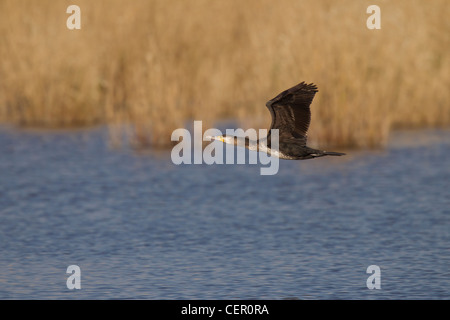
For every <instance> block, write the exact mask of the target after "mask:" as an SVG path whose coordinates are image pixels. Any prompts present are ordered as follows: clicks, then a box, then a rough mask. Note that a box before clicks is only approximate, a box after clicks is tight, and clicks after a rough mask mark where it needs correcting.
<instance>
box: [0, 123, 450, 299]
mask: <svg viewBox="0 0 450 320" xmlns="http://www.w3.org/2000/svg"><path fill="white" fill-rule="evenodd" d="M398 136H399V138H397V139H396V138H395V137H394V139H393V140H392V143H391V144H390V147H389V148H388V149H387V150H384V151H370V152H350V153H349V154H348V155H347V156H346V157H339V158H334V157H328V158H322V159H316V160H307V161H280V170H279V173H278V174H277V175H275V176H261V175H260V174H259V167H258V166H256V165H213V166H207V165H181V166H175V165H173V164H172V163H171V161H170V152H163V153H161V152H159V153H154V152H148V153H144V154H136V153H133V152H130V151H129V150H111V149H109V148H108V146H107V144H106V143H105V141H106V138H105V133H104V131H102V130H89V131H80V132H53V133H52V132H45V133H42V132H26V131H25V132H24V131H12V130H9V129H5V128H3V129H1V130H0V157H1V158H0V252H1V259H0V298H2V299H9V298H19V299H22V298H25V299H46V298H50V299H57V298H63V299H109V298H119V299H125V298H132V299H134V298H143V299H235V298H236V299H286V298H289V299H291V298H298V299H391V298H398V299H417V298H424V299H448V298H450V289H449V288H450V281H449V279H450V277H449V276H450V274H449V266H450V251H449V249H450V248H449V243H450V242H449V236H450V234H449V230H450V228H449V226H450V224H449V222H450V221H449V220H450V215H449V214H450V212H449V207H450V201H449V198H450V196H449V189H450V188H449V187H450V185H449V181H450V166H449V164H448V159H449V158H450V148H449V147H450V131H445V130H443V131H421V132H409V133H404V134H399V135H398ZM402 139H403V140H404V141H413V142H416V141H417V142H420V143H409V142H407V143H402ZM424 141H425V142H424ZM417 145H419V146H417ZM72 264H76V265H78V266H80V268H81V272H82V274H81V290H74V291H71V290H68V289H67V287H66V280H67V277H68V275H67V274H66V273H65V272H66V269H67V267H68V266H69V265H72ZM373 264H374V265H378V266H379V267H380V268H381V290H369V289H367V287H366V279H367V277H368V276H369V275H368V274H366V269H367V267H368V266H369V265H373Z"/></svg>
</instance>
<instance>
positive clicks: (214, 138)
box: [206, 136, 225, 142]
mask: <svg viewBox="0 0 450 320" xmlns="http://www.w3.org/2000/svg"><path fill="white" fill-rule="evenodd" d="M206 138H207V139H209V140H211V141H212V140H219V141H222V142H225V138H224V136H206Z"/></svg>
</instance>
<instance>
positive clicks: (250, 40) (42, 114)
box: [0, 0, 450, 147]
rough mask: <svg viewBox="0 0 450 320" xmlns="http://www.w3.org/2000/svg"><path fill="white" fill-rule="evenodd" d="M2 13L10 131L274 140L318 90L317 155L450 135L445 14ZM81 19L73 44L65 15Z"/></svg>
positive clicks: (206, 6) (61, 4) (41, 4)
mask: <svg viewBox="0 0 450 320" xmlns="http://www.w3.org/2000/svg"><path fill="white" fill-rule="evenodd" d="M372 2H373V1H365V0H341V1H331V0H320V1H309V0H308V1H306V0H304V1H302V0H278V1H276V2H274V1H270V0H246V1H240V0H226V1H225V0H216V1H212V0H192V1H188V0H133V1H127V2H126V1H119V0H96V1H80V0H78V1H76V0H72V1H53V0H40V1H32V0H1V1H0V15H1V19H0V34H1V35H2V36H1V37H0V122H3V123H13V124H16V125H19V126H34V127H46V128H52V127H64V128H66V127H74V126H86V125H95V124H106V125H108V126H109V127H110V128H111V138H112V141H119V140H120V139H119V137H120V136H121V135H122V133H123V132H122V131H123V130H125V129H123V128H131V129H130V130H129V132H128V133H129V134H128V136H129V137H130V139H131V142H133V143H136V144H137V145H139V146H148V145H149V146H154V147H167V146H170V144H171V141H170V136H171V133H172V131H173V130H174V129H175V128H179V127H185V126H186V125H187V124H188V123H191V122H192V121H193V120H203V129H207V128H208V127H213V126H214V125H215V124H216V123H217V121H220V120H223V119H234V120H237V121H238V123H239V124H240V126H242V127H243V128H250V127H254V128H268V127H269V125H270V115H269V112H268V111H267V109H266V108H265V106H264V104H265V102H266V101H267V100H269V99H271V98H273V97H274V96H275V95H277V94H278V93H279V92H281V91H282V90H284V89H286V88H288V87H290V86H292V85H295V84H297V83H298V82H301V81H306V82H314V83H315V84H317V85H318V87H319V93H318V94H317V95H316V98H315V100H314V102H313V105H312V113H313V115H312V116H313V122H312V125H311V129H310V130H311V131H310V134H309V136H310V139H311V143H312V144H321V145H327V146H341V147H379V146H383V145H384V143H385V142H386V139H387V137H388V134H389V132H390V131H391V130H392V129H393V128H398V127H424V126H428V127H430V126H446V125H448V124H449V123H450V108H449V101H450V100H449V95H450V90H449V89H448V88H449V84H450V79H449V77H450V72H449V71H450V65H449V64H450V61H449V52H450V39H449V34H450V20H449V19H448V17H449V16H450V6H449V4H448V1H447V0H432V1H412V0H396V1H386V0H378V1H377V5H379V6H380V8H381V27H382V28H381V30H369V29H367V27H366V20H367V18H368V16H369V15H368V14H367V13H366V8H367V7H368V6H369V5H371V4H373V3H372ZM71 4H77V5H78V6H80V8H81V19H82V20H81V26H82V27H81V30H68V29H67V28H66V19H67V18H68V16H69V14H67V13H66V8H67V7H68V6H69V5H71Z"/></svg>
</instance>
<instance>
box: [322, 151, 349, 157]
mask: <svg viewBox="0 0 450 320" xmlns="http://www.w3.org/2000/svg"><path fill="white" fill-rule="evenodd" d="M323 154H324V155H325V156H345V153H342V152H333V151H324V152H323Z"/></svg>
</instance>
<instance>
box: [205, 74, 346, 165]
mask: <svg viewBox="0 0 450 320" xmlns="http://www.w3.org/2000/svg"><path fill="white" fill-rule="evenodd" d="M316 92H318V90H317V87H316V85H314V84H312V83H311V84H306V83H305V82H302V83H299V84H298V85H296V86H294V87H292V88H290V89H288V90H285V91H283V92H282V93H280V94H279V95H277V96H276V97H275V98H273V99H272V100H269V101H267V103H266V106H267V108H268V109H269V111H270V114H271V115H272V124H271V126H270V131H269V134H268V135H267V137H264V138H262V139H258V140H257V141H253V140H250V139H249V138H247V137H245V138H242V137H235V136H230V135H223V136H216V137H210V138H211V139H214V140H219V141H222V142H224V143H228V144H234V145H237V146H242V147H245V148H247V149H250V150H254V151H261V152H266V153H268V154H270V155H273V156H276V157H278V158H281V159H287V160H305V159H312V158H318V157H323V156H342V155H345V153H340V152H332V151H322V150H316V149H312V148H310V147H308V146H306V140H307V132H308V129H309V124H310V122H311V110H310V109H309V106H310V104H311V102H312V100H313V98H314V95H315V94H316ZM274 129H278V135H279V141H278V151H277V148H276V145H275V143H272V135H273V132H274V131H273V130H274Z"/></svg>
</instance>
